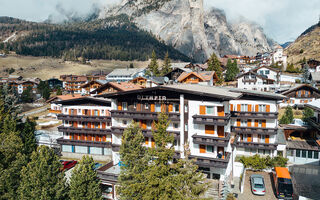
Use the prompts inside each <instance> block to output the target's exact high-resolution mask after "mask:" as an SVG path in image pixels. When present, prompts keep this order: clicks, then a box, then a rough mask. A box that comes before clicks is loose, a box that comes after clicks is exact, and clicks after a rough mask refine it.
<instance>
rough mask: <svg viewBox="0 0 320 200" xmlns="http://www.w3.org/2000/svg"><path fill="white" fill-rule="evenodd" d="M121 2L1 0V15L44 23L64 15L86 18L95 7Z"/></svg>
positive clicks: (95, 0) (113, 0) (96, 0)
mask: <svg viewBox="0 0 320 200" xmlns="http://www.w3.org/2000/svg"><path fill="white" fill-rule="evenodd" d="M118 2H120V0H76V1H75V0H1V1H0V15H1V16H10V17H16V18H20V19H26V20H30V21H36V22H42V21H44V20H46V19H48V17H49V16H51V17H58V18H59V17H60V18H61V19H64V18H65V16H61V15H63V14H69V15H77V16H84V15H88V14H90V12H92V9H93V8H94V7H100V8H102V7H104V6H110V5H111V4H114V3H118Z"/></svg>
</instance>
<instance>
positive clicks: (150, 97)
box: [137, 95, 167, 101]
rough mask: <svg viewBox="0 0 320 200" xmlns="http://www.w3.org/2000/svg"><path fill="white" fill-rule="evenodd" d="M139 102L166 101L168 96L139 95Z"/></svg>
mask: <svg viewBox="0 0 320 200" xmlns="http://www.w3.org/2000/svg"><path fill="white" fill-rule="evenodd" d="M137 99H138V100H146V101H166V100H167V97H166V96H153V95H137Z"/></svg>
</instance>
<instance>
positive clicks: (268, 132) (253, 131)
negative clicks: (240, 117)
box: [231, 126, 278, 135]
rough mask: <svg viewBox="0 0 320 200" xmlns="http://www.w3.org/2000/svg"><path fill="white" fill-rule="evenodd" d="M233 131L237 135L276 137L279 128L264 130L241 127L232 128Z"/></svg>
mask: <svg viewBox="0 0 320 200" xmlns="http://www.w3.org/2000/svg"><path fill="white" fill-rule="evenodd" d="M231 131H232V132H235V133H247V134H259V135H276V134H277V132H278V129H277V128H262V127H240V126H232V127H231Z"/></svg>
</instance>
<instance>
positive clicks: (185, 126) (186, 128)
mask: <svg viewBox="0 0 320 200" xmlns="http://www.w3.org/2000/svg"><path fill="white" fill-rule="evenodd" d="M184 131H188V124H187V123H186V124H184Z"/></svg>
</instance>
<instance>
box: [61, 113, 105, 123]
mask: <svg viewBox="0 0 320 200" xmlns="http://www.w3.org/2000/svg"><path fill="white" fill-rule="evenodd" d="M58 119H60V120H66V121H78V122H111V116H87V115H64V114H60V115H58Z"/></svg>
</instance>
